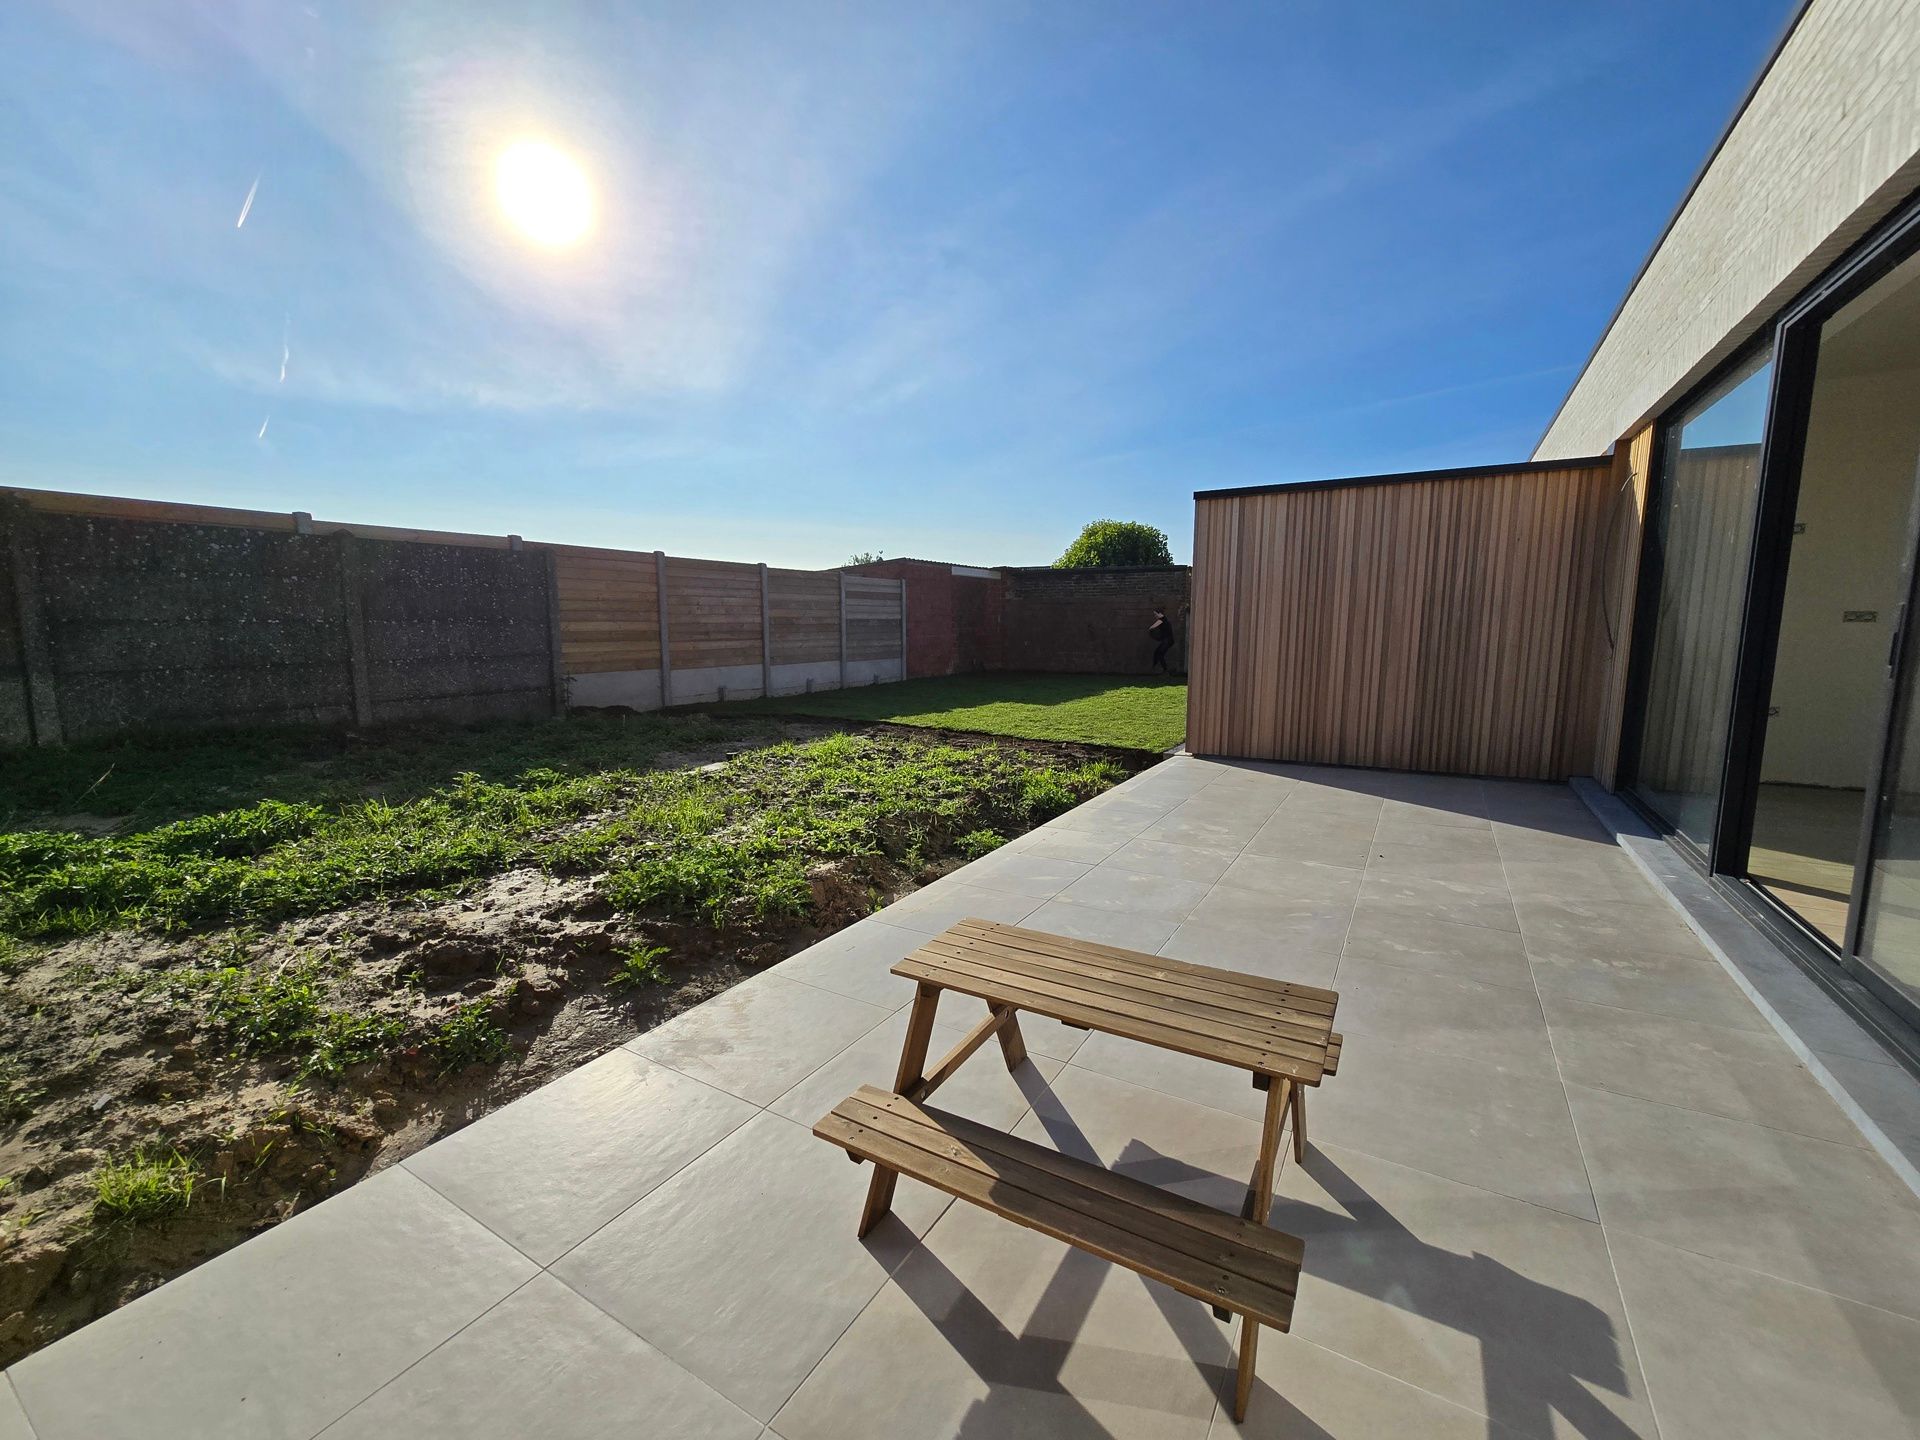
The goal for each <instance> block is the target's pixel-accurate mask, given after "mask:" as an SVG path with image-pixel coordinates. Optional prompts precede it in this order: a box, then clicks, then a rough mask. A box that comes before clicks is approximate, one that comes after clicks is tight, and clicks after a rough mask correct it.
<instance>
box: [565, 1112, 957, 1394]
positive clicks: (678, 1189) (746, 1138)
mask: <svg viewBox="0 0 1920 1440" xmlns="http://www.w3.org/2000/svg"><path fill="white" fill-rule="evenodd" d="M871 1174H872V1167H870V1166H867V1165H853V1164H849V1163H848V1161H847V1157H846V1153H845V1152H844V1151H842V1150H839V1149H837V1148H835V1147H834V1146H831V1145H829V1144H827V1143H826V1142H825V1141H823V1140H816V1139H815V1138H814V1137H813V1135H812V1134H811V1132H810V1131H809V1130H808V1129H807V1128H806V1127H804V1126H800V1125H796V1124H794V1123H793V1122H792V1121H791V1120H787V1119H784V1118H783V1117H781V1116H779V1115H773V1114H763V1115H761V1116H759V1117H758V1118H756V1119H754V1120H752V1121H750V1122H749V1123H748V1124H746V1125H745V1126H743V1127H742V1128H741V1129H739V1130H736V1131H735V1132H734V1133H733V1134H732V1135H731V1136H729V1137H728V1138H727V1139H726V1140H724V1141H722V1142H721V1143H720V1144H719V1145H718V1146H717V1147H715V1148H714V1149H713V1150H710V1151H709V1152H708V1153H707V1154H706V1155H704V1156H702V1157H701V1158H700V1159H699V1160H696V1161H695V1162H694V1163H693V1164H692V1165H690V1166H688V1167H687V1168H686V1169H685V1170H683V1171H681V1172H680V1174H679V1175H678V1176H676V1177H675V1178H674V1179H673V1180H670V1181H669V1182H667V1183H666V1184H665V1185H662V1186H661V1187H660V1188H659V1189H657V1190H655V1191H653V1193H651V1194H650V1195H648V1196H647V1197H646V1198H645V1199H644V1200H642V1201H640V1203H639V1204H637V1205H635V1206H634V1207H633V1208H632V1209H630V1210H628V1211H627V1212H626V1213H625V1214H623V1215H622V1216H620V1217H619V1219H617V1220H615V1221H613V1222H612V1223H611V1224H609V1225H607V1226H606V1227H604V1228H603V1229H602V1230H600V1231H599V1233H597V1234H596V1235H594V1236H593V1237H592V1238H591V1239H589V1240H587V1241H586V1242H585V1243H583V1244H581V1245H580V1246H578V1247H577V1248H575V1249H574V1250H573V1251H572V1252H571V1253H569V1254H568V1255H567V1256H566V1257H565V1258H563V1259H562V1260H561V1261H560V1262H559V1263H558V1264H557V1265H555V1266H554V1267H553V1273H554V1274H555V1275H557V1276H559V1277H560V1278H561V1279H562V1280H564V1281H566V1282H567V1284H568V1285H570V1286H572V1287H573V1288H574V1289H575V1290H577V1291H579V1292H580V1293H581V1294H582V1295H584V1296H586V1298H587V1299H589V1300H591V1301H592V1302H593V1303H594V1304H596V1305H598V1306H599V1307H600V1308H601V1309H602V1310H605V1311H606V1312H607V1313H608V1314H610V1315H612V1316H613V1317H614V1318H615V1319H616V1320H619V1321H620V1322H621V1323H622V1324H624V1325H626V1326H627V1327H628V1328H629V1329H631V1330H633V1331H634V1332H635V1333H636V1334H638V1335H640V1336H641V1337H642V1338H643V1339H645V1340H647V1341H649V1342H651V1343H652V1344H653V1345H655V1346H656V1347H658V1348H659V1349H660V1350H662V1351H664V1352H665V1353H666V1354H667V1355H668V1356H669V1357H670V1358H671V1359H673V1360H675V1361H677V1362H678V1363H679V1364H681V1365H682V1366H684V1367H685V1368H686V1369H688V1370H690V1371H692V1372H693V1373H694V1374H695V1375H696V1376H698V1377H699V1378H700V1379H701V1380H703V1381H705V1382H706V1383H707V1384H708V1385H710V1386H712V1387H713V1388H714V1389H715V1390H718V1391H719V1392H720V1393H721V1394H722V1395H724V1396H726V1397H727V1398H728V1399H729V1400H731V1401H733V1403H734V1404H736V1405H738V1406H740V1407H741V1408H742V1409H744V1410H747V1411H749V1412H750V1413H752V1414H754V1415H756V1416H758V1417H759V1418H760V1419H762V1420H769V1419H771V1418H772V1417H773V1413H774V1411H776V1410H778V1409H779V1408H780V1406H781V1405H783V1404H784V1403H785V1402H786V1400H787V1397H788V1396H790V1395H791V1394H792V1393H793V1392H794V1390H795V1389H796V1388H797V1387H798V1386H799V1384H800V1382H801V1381H802V1380H804V1379H805V1378H806V1376H807V1372H808V1371H810V1370H811V1369H813V1367H814V1366H815V1365H816V1364H817V1363H819V1360H820V1357H821V1356H822V1355H824V1354H826V1353H827V1350H828V1348H829V1347H830V1346H831V1345H832V1344H833V1342H834V1340H835V1339H836V1338H837V1337H838V1336H839V1335H840V1333H841V1331H843V1330H845V1329H846V1327H847V1325H848V1323H849V1322H850V1321H851V1320H852V1319H853V1317H854V1316H855V1315H857V1314H859V1313H860V1311H861V1309H862V1308H863V1307H864V1306H865V1305H866V1303H867V1302H868V1301H869V1300H871V1299H872V1298H873V1296H874V1294H875V1292H877V1291H878V1290H879V1288H880V1286H881V1284H882V1283H883V1282H884V1281H885V1279H886V1276H887V1272H888V1271H889V1270H891V1269H892V1268H893V1267H894V1266H896V1265H898V1264H899V1263H900V1261H901V1259H902V1258H904V1257H905V1255H906V1253H907V1252H908V1251H909V1250H910V1249H911V1248H912V1246H913V1242H914V1237H915V1236H917V1235H920V1234H923V1233H925V1231H926V1230H927V1228H928V1227H929V1226H930V1225H931V1224H932V1223H933V1222H934V1220H935V1219H937V1218H938V1217H939V1214H940V1212H941V1211H942V1210H944V1209H945V1208H946V1205H947V1197H946V1196H945V1195H941V1194H939V1193H938V1192H936V1191H933V1190H930V1189H928V1188H927V1187H926V1186H924V1185H916V1184H912V1183H911V1182H906V1181H903V1182H901V1184H900V1187H899V1191H898V1193H897V1195H896V1196H895V1198H894V1205H893V1214H892V1216H890V1217H889V1218H888V1219H886V1220H883V1221H882V1222H881V1223H880V1224H879V1225H878V1226H877V1227H876V1228H875V1229H874V1231H873V1233H872V1234H871V1235H869V1236H868V1237H867V1238H866V1239H865V1240H864V1241H863V1240H859V1239H856V1238H855V1236H854V1233H853V1232H854V1226H855V1225H856V1223H857V1222H858V1221H859V1218H860V1207H861V1204H862V1203H863V1201H864V1200H865V1198H866V1193H867V1180H868V1177H869V1176H870V1175H871Z"/></svg>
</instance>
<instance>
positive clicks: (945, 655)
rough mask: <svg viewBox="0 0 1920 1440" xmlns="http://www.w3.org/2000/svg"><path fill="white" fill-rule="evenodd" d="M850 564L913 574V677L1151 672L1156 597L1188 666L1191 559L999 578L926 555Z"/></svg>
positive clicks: (1177, 663) (909, 577) (893, 575)
mask: <svg viewBox="0 0 1920 1440" xmlns="http://www.w3.org/2000/svg"><path fill="white" fill-rule="evenodd" d="M850 568H852V569H854V570H856V571H858V573H860V574H862V575H880V576H885V577H886V578H888V579H890V580H905V581H906V582H907V675H908V677H909V678H918V677H920V676H924V675H965V674H972V673H976V672H978V671H982V670H1038V671H1052V672H1056V673H1060V672H1064V673H1077V674H1105V675H1143V674H1145V673H1147V671H1148V670H1149V669H1150V668H1151V663H1152V659H1153V642H1152V641H1151V640H1150V639H1148V638H1147V626H1148V625H1150V624H1151V623H1152V622H1153V607H1154V606H1155V605H1159V606H1162V607H1164V608H1165V610H1166V612H1167V616H1168V618H1169V619H1170V620H1172V621H1173V624H1174V629H1175V631H1176V632H1177V634H1178V635H1179V643H1178V644H1176V645H1175V647H1174V652H1173V657H1172V660H1173V665H1174V668H1175V669H1176V670H1183V669H1185V668H1186V663H1185V662H1186V644H1185V642H1186V631H1187V616H1186V606H1187V580H1188V571H1187V567H1186V566H1184V565H1172V566H1153V567H1144V568H1140V569H1115V570H1054V569H1050V568H1046V569H1026V570H1002V571H1000V572H998V573H997V574H996V575H994V576H993V577H991V578H983V577H979V576H970V575H955V574H954V573H953V567H952V566H951V565H940V564H935V563H933V562H930V561H926V560H879V561H875V562H874V563H873V564H871V565H857V566H852V567H850Z"/></svg>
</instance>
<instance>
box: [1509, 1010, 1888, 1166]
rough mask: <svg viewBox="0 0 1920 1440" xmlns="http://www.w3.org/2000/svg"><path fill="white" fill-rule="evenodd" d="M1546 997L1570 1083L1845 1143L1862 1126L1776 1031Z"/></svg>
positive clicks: (1858, 1139)
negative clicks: (1807, 1068) (1771, 1031)
mask: <svg viewBox="0 0 1920 1440" xmlns="http://www.w3.org/2000/svg"><path fill="white" fill-rule="evenodd" d="M1543 1003H1544V1004H1545V1006H1546V1012H1547V1028H1548V1029H1549V1030H1550V1031H1551V1032H1552V1034H1553V1045H1554V1050H1555V1052H1556V1053H1557V1054H1558V1056H1559V1058H1560V1073H1561V1074H1562V1075H1564V1076H1565V1077H1566V1078H1567V1079H1568V1080H1571V1081H1575V1082H1577V1083H1579V1084H1582V1085H1590V1086H1593V1087H1595V1088H1597V1089H1601V1090H1612V1091H1615V1092H1617V1093H1619V1094H1622V1095H1633V1096H1637V1097H1638V1098H1640V1099H1643V1100H1657V1101H1660V1102H1661V1103H1663V1104H1667V1105H1679V1106H1683V1107H1684V1108H1686V1109H1688V1110H1704V1111H1706V1112H1707V1113H1708V1114H1711V1115H1720V1116H1724V1117H1725V1118H1727V1119H1729V1120H1747V1121H1751V1122H1752V1123H1753V1124H1756V1125H1771V1126H1773V1127H1774V1128H1775V1129H1778V1130H1792V1131H1794V1132H1796V1133H1798V1134H1801V1135H1812V1136H1815V1137H1817V1138H1819V1139H1822V1140H1832V1141H1835V1142H1837V1143H1839V1144H1842V1145H1865V1144H1866V1141H1865V1140H1864V1139H1863V1138H1862V1136H1861V1134H1860V1131H1859V1130H1858V1129H1857V1128H1856V1127H1855V1125H1854V1123H1853V1122H1852V1121H1851V1120H1849V1119H1848V1118H1847V1116H1846V1113H1845V1112H1844V1111H1842V1110H1841V1109H1840V1107H1839V1106H1838V1105H1836V1104H1834V1102H1833V1097H1832V1096H1830V1095H1828V1094H1827V1092H1826V1091H1825V1090H1824V1089H1822V1088H1821V1087H1820V1084H1819V1082H1817V1081H1816V1080H1815V1079H1814V1078H1813V1077H1812V1076H1811V1075H1809V1074H1808V1073H1807V1070H1806V1067H1805V1066H1803V1065H1802V1064H1801V1063H1800V1062H1799V1060H1798V1059H1797V1058H1796V1057H1795V1055H1794V1053H1793V1052H1792V1051H1791V1050H1789V1049H1788V1048H1787V1047H1786V1045H1785V1044H1783V1043H1782V1042H1781V1040H1780V1039H1779V1037H1778V1036H1776V1035H1773V1034H1772V1033H1770V1032H1762V1031H1758V1030H1733V1029H1729V1028H1728V1027H1726V1026H1724V1025H1702V1024H1700V1023H1699V1022H1697V1021H1693V1020H1680V1019H1676V1018H1674V1017H1673V1016H1670V1015H1649V1014H1647V1013H1646V1012H1645V1011H1641V1010H1621V1009H1617V1008H1616V1007H1614V1006H1610V1005H1586V1004H1582V1003H1581V1002H1580V1001H1578V1000H1569V999H1567V998H1566V997H1565V996H1562V995H1548V996H1546V997H1544V1000H1543Z"/></svg>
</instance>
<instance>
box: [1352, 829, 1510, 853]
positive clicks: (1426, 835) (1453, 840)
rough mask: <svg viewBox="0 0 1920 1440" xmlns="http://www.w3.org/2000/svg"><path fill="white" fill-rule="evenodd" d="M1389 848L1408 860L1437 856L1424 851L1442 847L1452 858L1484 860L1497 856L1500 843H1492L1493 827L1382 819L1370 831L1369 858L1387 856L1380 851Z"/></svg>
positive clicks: (1441, 849)
mask: <svg viewBox="0 0 1920 1440" xmlns="http://www.w3.org/2000/svg"><path fill="white" fill-rule="evenodd" d="M1389 849H1391V850H1396V851H1402V852H1404V853H1405V855H1406V856H1407V858H1409V859H1412V860H1419V859H1423V858H1424V859H1429V860H1432V859H1438V858H1440V856H1437V855H1430V854H1426V853H1425V852H1428V851H1442V852H1444V853H1445V855H1446V856H1447V857H1450V858H1452V859H1455V860H1477V861H1482V862H1485V861H1490V860H1491V861H1497V860H1498V859H1499V858H1500V847H1499V846H1498V845H1496V844H1495V843H1494V840H1493V831H1491V830H1484V829H1469V828H1468V827H1466V826H1464V825H1419V824H1413V823H1405V824H1397V825H1392V826H1389V825H1388V824H1387V823H1386V822H1385V821H1384V820H1383V821H1382V822H1381V823H1380V824H1379V825H1378V826H1376V827H1375V829H1374V832H1373V851H1374V853H1373V856H1372V859H1373V860H1375V861H1378V860H1381V859H1383V858H1391V857H1388V856H1383V855H1382V854H1381V852H1382V851H1384V850H1389Z"/></svg>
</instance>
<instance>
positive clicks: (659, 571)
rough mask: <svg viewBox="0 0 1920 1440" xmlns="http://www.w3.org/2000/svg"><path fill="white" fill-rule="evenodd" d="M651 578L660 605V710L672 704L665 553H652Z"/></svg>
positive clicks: (661, 551) (671, 661) (671, 663)
mask: <svg viewBox="0 0 1920 1440" xmlns="http://www.w3.org/2000/svg"><path fill="white" fill-rule="evenodd" d="M653 578H654V581H655V584H656V590H657V593H658V595H659V605H660V708H661V709H662V710H664V709H666V708H667V706H669V705H671V704H673V656H672V652H671V651H670V650H669V649H668V647H667V552H666V551H664V550H656V551H654V552H653Z"/></svg>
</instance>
